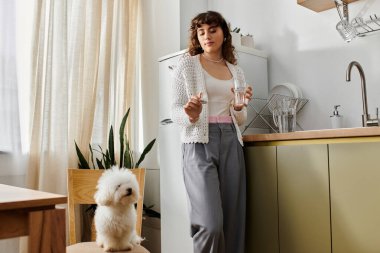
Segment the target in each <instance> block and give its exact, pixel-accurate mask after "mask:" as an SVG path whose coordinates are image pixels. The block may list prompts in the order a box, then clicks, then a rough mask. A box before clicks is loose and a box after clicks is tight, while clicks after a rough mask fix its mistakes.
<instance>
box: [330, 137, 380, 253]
mask: <svg viewBox="0 0 380 253" xmlns="http://www.w3.org/2000/svg"><path fill="white" fill-rule="evenodd" d="M329 152H330V174H331V176H330V181H331V222H332V249H333V252H334V253H378V252H380V143H379V142H367V143H345V144H330V145H329Z"/></svg>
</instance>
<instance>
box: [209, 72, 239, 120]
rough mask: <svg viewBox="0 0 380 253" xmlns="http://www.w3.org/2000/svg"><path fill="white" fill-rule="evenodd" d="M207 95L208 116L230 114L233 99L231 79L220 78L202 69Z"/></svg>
mask: <svg viewBox="0 0 380 253" xmlns="http://www.w3.org/2000/svg"><path fill="white" fill-rule="evenodd" d="M203 73H204V76H205V83H206V90H207V96H208V102H207V103H208V110H209V113H208V115H209V116H230V104H231V101H232V100H233V99H234V94H233V93H232V91H231V88H232V87H233V79H232V78H231V79H230V80H220V79H217V78H215V77H213V76H212V75H210V74H209V73H207V71H206V70H204V69H203Z"/></svg>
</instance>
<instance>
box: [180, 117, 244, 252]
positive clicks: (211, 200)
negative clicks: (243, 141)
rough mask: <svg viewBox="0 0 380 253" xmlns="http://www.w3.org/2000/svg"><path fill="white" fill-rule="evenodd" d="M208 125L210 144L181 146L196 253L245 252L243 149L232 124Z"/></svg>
mask: <svg viewBox="0 0 380 253" xmlns="http://www.w3.org/2000/svg"><path fill="white" fill-rule="evenodd" d="M209 126H210V127H209V143H207V144H202V143H190V144H183V146H182V148H183V174H184V181H185V187H186V190H187V194H188V198H189V208H190V210H189V211H190V222H191V236H192V237H193V242H194V253H244V243H245V238H244V236H245V210H246V208H245V207H246V178H245V163H244V156H243V149H242V146H241V145H240V143H239V141H238V139H237V135H236V130H235V127H234V125H233V124H226V123H211V124H209Z"/></svg>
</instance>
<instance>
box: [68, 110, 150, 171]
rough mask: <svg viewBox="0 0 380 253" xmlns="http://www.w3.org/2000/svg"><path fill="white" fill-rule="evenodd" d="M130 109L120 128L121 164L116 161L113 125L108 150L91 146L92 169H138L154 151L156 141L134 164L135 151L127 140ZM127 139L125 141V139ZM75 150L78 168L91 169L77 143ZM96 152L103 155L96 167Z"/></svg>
mask: <svg viewBox="0 0 380 253" xmlns="http://www.w3.org/2000/svg"><path fill="white" fill-rule="evenodd" d="M129 111H130V108H129V109H128V111H127V113H126V114H125V115H124V117H123V119H122V121H121V124H120V127H119V142H120V143H119V144H120V160H119V164H117V161H116V159H115V145H114V134H113V127H112V125H111V127H110V130H109V135H108V148H107V149H105V150H104V149H103V148H102V147H101V146H98V148H99V150H97V149H95V148H94V147H92V146H91V144H89V145H88V146H89V150H90V154H91V164H92V169H96V167H97V168H99V169H109V168H111V166H113V165H118V166H119V167H125V168H130V169H135V168H138V167H139V166H140V164H141V162H142V161H143V160H144V158H145V155H146V154H147V153H148V152H149V151H150V150H151V149H152V147H153V145H154V143H155V141H156V139H153V140H152V141H151V142H150V143H149V144H148V145H147V146H146V147H145V148H144V150H143V152H142V154H141V156H140V158H139V159H138V161H137V163H135V162H134V159H133V151H132V150H131V149H130V147H129V141H128V139H127V138H126V137H127V136H126V135H125V133H124V132H125V124H126V122H127V119H128V115H129ZM124 138H125V139H124ZM75 148H76V152H77V155H78V160H79V162H78V168H79V169H91V166H90V163H89V162H88V161H87V159H86V158H85V157H84V155H83V153H82V152H81V150H80V149H79V147H78V145H77V143H76V142H75ZM94 151H95V152H99V153H100V154H101V158H100V159H99V158H95V160H96V166H95V162H94Z"/></svg>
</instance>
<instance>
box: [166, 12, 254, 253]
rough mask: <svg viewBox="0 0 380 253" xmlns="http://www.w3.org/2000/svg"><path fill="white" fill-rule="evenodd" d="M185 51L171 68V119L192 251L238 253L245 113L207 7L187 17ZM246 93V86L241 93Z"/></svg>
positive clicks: (225, 38)
mask: <svg viewBox="0 0 380 253" xmlns="http://www.w3.org/2000/svg"><path fill="white" fill-rule="evenodd" d="M190 32H191V35H190V41H189V50H188V53H187V54H185V55H184V57H182V58H181V59H180V61H179V63H178V67H177V68H176V70H175V73H174V85H173V104H172V114H173V115H172V116H173V121H174V122H176V123H177V124H178V125H179V126H180V127H181V140H182V142H183V145H182V152H183V174H184V182H185V187H186V190H187V194H188V198H189V209H190V210H189V211H190V222H191V236H192V237H193V242H194V252H195V253H232V252H234V253H243V252H244V239H245V237H244V234H245V206H246V183H245V164H244V156H243V149H242V146H243V142H242V137H241V133H240V130H239V128H238V126H239V125H241V124H243V122H244V121H245V120H246V117H247V110H246V107H245V106H244V105H237V104H235V103H234V88H233V87H234V80H238V81H240V82H243V83H245V78H244V74H243V71H242V70H241V68H240V67H238V66H237V65H236V58H235V55H234V47H233V46H232V44H231V34H230V32H229V27H228V25H227V23H226V21H225V20H224V18H223V17H222V16H221V15H220V14H219V13H217V12H214V11H208V12H205V13H201V14H199V15H197V16H196V17H195V18H194V19H193V20H192V22H191V27H190ZM251 97H252V89H251V87H247V88H246V93H245V98H246V99H247V100H249V99H251Z"/></svg>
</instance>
